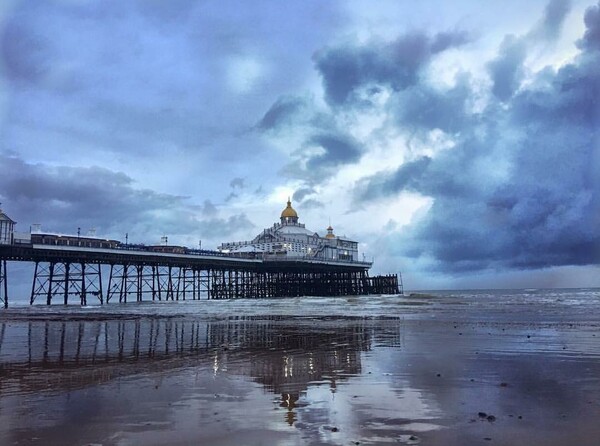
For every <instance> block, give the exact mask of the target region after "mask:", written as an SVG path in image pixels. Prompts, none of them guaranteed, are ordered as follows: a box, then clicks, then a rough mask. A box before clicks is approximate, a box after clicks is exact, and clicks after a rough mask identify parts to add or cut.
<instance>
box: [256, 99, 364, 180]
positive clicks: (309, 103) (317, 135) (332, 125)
mask: <svg viewBox="0 0 600 446" xmlns="http://www.w3.org/2000/svg"><path fill="white" fill-rule="evenodd" d="M256 127H257V128H258V129H259V130H261V131H262V132H263V134H266V135H269V136H275V137H283V139H284V141H285V138H286V137H288V136H289V135H290V134H294V135H295V136H296V137H297V138H298V140H299V143H298V147H297V148H296V149H295V150H293V151H292V157H293V158H294V160H293V161H292V162H291V163H289V164H288V165H287V166H285V168H284V169H283V171H284V173H286V174H288V175H291V176H294V177H299V178H302V179H305V180H307V181H308V182H309V183H311V184H312V183H314V182H319V181H321V180H323V179H325V178H327V177H328V176H329V175H330V174H331V172H332V170H333V169H334V168H336V167H339V166H342V165H345V164H352V163H355V162H357V161H358V160H359V159H360V157H361V156H362V153H363V148H362V147H360V144H359V143H358V142H357V141H356V140H355V139H354V138H353V137H352V136H350V135H349V133H348V131H347V130H346V129H343V128H340V126H339V124H338V123H337V122H336V120H335V119H334V115H333V114H332V112H331V110H329V109H326V108H325V109H324V108H321V107H319V106H317V105H316V104H315V103H314V101H313V100H312V99H311V98H305V97H282V98H279V99H278V100H277V101H276V102H275V104H273V105H272V106H271V108H270V109H269V110H268V111H267V113H265V115H264V116H263V118H262V119H261V121H260V122H259V123H258V125H257V126H256Z"/></svg>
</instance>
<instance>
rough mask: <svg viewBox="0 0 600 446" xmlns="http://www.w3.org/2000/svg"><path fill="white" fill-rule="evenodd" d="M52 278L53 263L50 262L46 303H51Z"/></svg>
mask: <svg viewBox="0 0 600 446" xmlns="http://www.w3.org/2000/svg"><path fill="white" fill-rule="evenodd" d="M53 278H54V263H50V276H49V278H48V295H47V297H46V305H50V304H51V303H52V279H53Z"/></svg>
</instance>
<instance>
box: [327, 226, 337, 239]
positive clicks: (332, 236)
mask: <svg viewBox="0 0 600 446" xmlns="http://www.w3.org/2000/svg"><path fill="white" fill-rule="evenodd" d="M325 238H335V234H334V233H333V228H332V227H331V225H329V227H328V228H327V234H325Z"/></svg>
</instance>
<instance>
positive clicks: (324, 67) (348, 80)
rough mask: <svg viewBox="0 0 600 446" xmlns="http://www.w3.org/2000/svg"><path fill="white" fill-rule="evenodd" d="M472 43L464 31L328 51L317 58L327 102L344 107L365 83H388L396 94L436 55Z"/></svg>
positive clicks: (413, 80)
mask: <svg viewBox="0 0 600 446" xmlns="http://www.w3.org/2000/svg"><path fill="white" fill-rule="evenodd" d="M469 40H470V39H469V36H468V34H467V33H466V32H464V31H446V32H442V33H438V34H436V35H434V36H432V37H431V36H428V35H427V34H425V33H421V32H414V33H409V34H405V35H402V36H400V37H398V38H397V39H396V40H394V41H392V42H372V43H370V44H365V45H353V44H347V45H344V46H336V47H331V48H326V49H323V50H321V51H319V52H317V53H316V54H315V56H314V59H315V65H316V67H317V70H318V71H319V73H320V74H321V76H322V79H323V85H324V87H325V94H326V98H327V100H328V102H329V103H330V104H332V105H341V104H344V103H345V102H347V101H348V100H349V99H351V94H352V92H353V91H354V90H356V89H357V88H358V87H359V86H362V85H365V84H371V83H372V84H375V85H376V84H385V85H387V86H389V87H391V88H392V89H393V90H396V91H398V90H402V89H404V88H406V87H408V86H410V85H414V84H415V83H417V81H418V76H419V73H420V70H421V69H422V68H423V67H424V66H425V65H426V64H427V63H428V62H429V61H430V60H431V58H432V57H433V56H434V55H436V54H438V53H440V52H442V51H445V50H447V49H449V48H453V47H459V46H461V45H464V44H465V43H467V42H469Z"/></svg>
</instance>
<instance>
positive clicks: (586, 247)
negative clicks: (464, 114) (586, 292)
mask: <svg viewBox="0 0 600 446" xmlns="http://www.w3.org/2000/svg"><path fill="white" fill-rule="evenodd" d="M596 11H597V8H595V7H594V8H591V9H588V11H587V12H586V26H587V31H586V34H585V36H586V38H587V36H590V35H592V34H593V31H590V29H592V28H593V27H594V26H595V22H594V20H592V18H593V17H592V16H594V14H596ZM591 17H592V18H591ZM515 42H516V43H517V46H518V45H520V42H519V41H518V40H516V41H508V42H506V41H505V43H504V44H503V54H504V55H505V56H506V57H505V58H504V62H503V63H506V66H507V68H506V69H504V71H503V69H498V70H497V71H496V74H497V75H498V77H497V80H498V81H499V78H500V77H502V76H501V74H500V73H502V72H503V73H504V79H503V80H502V82H504V87H503V88H500V86H499V83H498V82H497V83H495V84H494V86H493V88H494V89H495V93H496V96H498V97H499V99H501V100H502V106H500V104H499V103H496V102H494V101H491V102H490V104H489V105H488V107H487V109H486V110H484V111H483V112H482V113H481V115H482V116H485V119H483V118H480V119H478V120H476V121H474V120H470V121H469V122H468V123H465V125H464V127H463V128H462V129H460V131H457V133H456V135H457V136H456V137H455V139H454V141H455V143H456V145H455V146H454V147H453V148H451V149H448V150H444V151H441V152H438V153H436V154H435V155H434V156H432V157H430V158H429V157H421V158H417V159H414V160H412V161H408V162H405V163H404V164H403V165H402V166H400V167H399V168H398V169H397V170H395V171H392V172H381V173H380V174H378V175H375V176H373V177H371V178H368V179H366V180H363V181H362V182H360V183H359V184H358V185H357V188H356V190H355V194H356V195H355V197H356V199H357V201H358V202H359V203H362V204H364V203H368V202H369V201H373V200H377V199H379V198H385V197H388V196H390V195H396V194H398V193H400V192H402V191H410V192H416V193H420V194H422V195H424V196H428V197H431V198H432V204H431V208H430V209H429V210H428V212H427V213H426V215H424V216H423V217H422V218H420V219H419V220H418V221H415V222H414V223H413V224H412V225H411V226H410V227H409V229H403V230H402V231H401V232H400V233H399V234H397V235H396V236H395V238H394V236H393V237H391V238H390V239H389V240H388V241H389V242H390V246H392V250H393V251H394V254H396V255H402V256H407V257H413V258H423V259H430V260H431V261H432V262H433V268H436V269H439V270H442V271H446V272H458V271H467V270H471V271H472V270H483V269H492V270H502V269H506V268H516V269H520V268H527V269H531V268H545V267H552V266H563V265H589V264H598V263H600V232H598V230H597V228H598V227H600V180H598V175H597V174H596V172H600V153H599V147H600V146H599V145H598V141H599V136H598V129H599V128H600V107H599V106H598V102H597V98H598V97H600V91H599V89H600V53H599V52H597V51H595V48H594V47H593V46H592V45H588V44H585V45H584V44H581V47H582V49H583V50H584V51H583V52H582V54H581V55H579V56H578V57H577V58H576V59H575V60H573V62H572V63H570V64H567V65H565V66H563V67H562V68H560V69H559V70H557V71H554V70H552V69H550V68H546V69H543V70H541V71H540V72H539V73H538V74H537V75H536V76H535V77H534V78H533V79H532V80H531V82H529V83H528V84H527V86H526V87H521V89H519V90H518V91H515V90H516V88H515V85H512V83H516V78H518V75H517V74H516V68H515V67H517V66H518V63H516V61H518V60H520V59H521V57H522V54H521V53H520V51H522V50H521V49H520V48H519V49H516V50H515V48H514V46H513V43H515ZM512 52H516V56H515V55H514V54H513V55H512V56H511V54H512ZM497 60H498V59H497ZM496 68H500V64H498V65H496ZM507 81H509V82H507ZM474 94H475V93H474V92H471V95H474ZM399 116H400V119H399V121H400V124H402V122H403V121H404V120H409V121H410V113H409V114H406V115H402V114H399ZM430 119H432V120H433V121H435V119H433V118H430ZM457 130H458V128H457Z"/></svg>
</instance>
